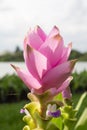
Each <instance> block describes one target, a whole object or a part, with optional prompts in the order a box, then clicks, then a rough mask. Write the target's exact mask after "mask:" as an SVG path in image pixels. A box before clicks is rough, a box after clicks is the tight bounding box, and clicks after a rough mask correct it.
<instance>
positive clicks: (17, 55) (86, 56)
mask: <svg viewBox="0 0 87 130" xmlns="http://www.w3.org/2000/svg"><path fill="white" fill-rule="evenodd" d="M70 59H78V61H87V52H84V53H81V52H79V51H77V50H72V51H71V55H70ZM0 61H3V62H4V61H17V62H18V61H24V59H23V51H22V50H21V49H20V48H19V46H17V47H16V49H15V51H14V52H5V53H4V54H2V55H0Z"/></svg>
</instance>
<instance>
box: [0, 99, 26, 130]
mask: <svg viewBox="0 0 87 130" xmlns="http://www.w3.org/2000/svg"><path fill="white" fill-rule="evenodd" d="M25 103H26V102H24V101H22V102H18V103H10V104H0V130H22V128H23V126H24V123H23V122H22V117H23V115H21V114H20V109H21V108H22V107H23V106H24V105H25Z"/></svg>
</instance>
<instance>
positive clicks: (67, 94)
mask: <svg viewBox="0 0 87 130" xmlns="http://www.w3.org/2000/svg"><path fill="white" fill-rule="evenodd" d="M62 95H63V98H65V99H71V98H72V93H71V90H70V87H69V86H68V87H67V88H66V89H65V90H63V91H62Z"/></svg>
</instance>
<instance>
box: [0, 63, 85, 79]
mask: <svg viewBox="0 0 87 130" xmlns="http://www.w3.org/2000/svg"><path fill="white" fill-rule="evenodd" d="M10 64H14V65H17V66H19V67H21V68H23V69H26V67H25V63H24V62H0V77H3V76H4V75H5V74H13V73H15V70H14V69H13V68H12V67H11V65H10ZM83 70H86V71H87V62H77V63H76V65H75V67H74V72H75V71H77V72H78V73H79V72H81V71H83Z"/></svg>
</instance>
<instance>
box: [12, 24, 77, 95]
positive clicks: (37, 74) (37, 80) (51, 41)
mask: <svg viewBox="0 0 87 130" xmlns="http://www.w3.org/2000/svg"><path fill="white" fill-rule="evenodd" d="M71 47H72V44H71V43H70V44H68V46H67V47H65V46H64V41H63V38H62V36H61V35H60V32H59V29H58V28H57V27H56V26H54V27H53V29H52V30H51V32H50V33H49V35H46V34H45V33H44V31H43V30H42V29H41V28H40V27H39V26H37V27H36V28H35V29H34V30H30V31H29V33H28V34H27V36H26V37H25V39H24V60H25V64H26V67H27V70H26V71H25V70H22V69H21V68H19V67H16V66H14V65H12V67H13V68H14V69H15V70H16V72H17V74H18V76H19V77H20V78H21V79H22V80H23V82H24V83H25V84H26V86H27V87H28V88H29V89H30V90H31V91H32V92H33V93H36V94H42V93H44V92H46V91H47V90H50V89H53V90H57V91H58V92H61V91H63V90H65V88H66V85H65V84H67V87H68V84H69V82H70V81H71V78H70V75H71V72H72V70H73V67H74V64H75V62H76V60H71V61H68V58H69V55H70V52H71Z"/></svg>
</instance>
